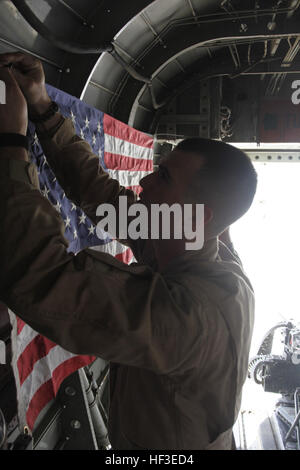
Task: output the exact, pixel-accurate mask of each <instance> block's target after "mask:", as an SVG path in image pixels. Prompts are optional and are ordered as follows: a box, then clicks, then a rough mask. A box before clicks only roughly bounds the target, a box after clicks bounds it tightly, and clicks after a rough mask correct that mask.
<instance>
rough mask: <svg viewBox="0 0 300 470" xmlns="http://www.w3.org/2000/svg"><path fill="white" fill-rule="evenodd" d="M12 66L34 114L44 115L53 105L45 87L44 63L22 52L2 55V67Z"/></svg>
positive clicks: (0, 61) (0, 55) (0, 60)
mask: <svg viewBox="0 0 300 470" xmlns="http://www.w3.org/2000/svg"><path fill="white" fill-rule="evenodd" d="M8 64H11V65H12V67H11V71H12V73H13V75H14V77H15V79H16V81H17V82H18V84H19V86H20V88H21V90H22V92H23V94H24V96H25V98H26V100H27V104H28V108H29V111H30V112H32V113H33V114H43V113H44V112H45V111H46V110H47V109H48V108H49V104H50V103H51V99H50V98H49V96H48V93H47V90H46V86H45V74H44V70H43V66H42V63H41V62H40V61H39V60H38V59H36V58H35V57H33V56H31V55H28V54H23V53H21V52H12V53H11V52H9V53H6V54H0V67H1V66H4V65H8Z"/></svg>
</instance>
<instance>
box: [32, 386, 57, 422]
mask: <svg viewBox="0 0 300 470" xmlns="http://www.w3.org/2000/svg"><path fill="white" fill-rule="evenodd" d="M53 398H54V391H53V383H52V379H49V380H47V382H44V383H43V385H41V386H40V388H39V389H38V390H37V391H36V393H35V394H34V395H33V397H32V399H31V401H30V403H29V406H28V408H27V412H26V421H27V424H28V426H29V428H30V430H31V431H32V430H33V426H34V423H35V420H36V418H37V417H38V415H39V414H40V412H41V411H42V409H43V408H44V407H45V406H46V405H47V403H49V402H50V401H51V400H52V399H53Z"/></svg>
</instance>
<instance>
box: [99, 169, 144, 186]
mask: <svg viewBox="0 0 300 470" xmlns="http://www.w3.org/2000/svg"><path fill="white" fill-rule="evenodd" d="M108 173H109V175H110V176H111V177H112V178H115V179H116V180H118V181H119V183H120V185H121V186H125V187H128V186H138V184H139V182H140V180H141V179H142V178H144V176H147V175H149V174H150V173H152V171H126V170H108Z"/></svg>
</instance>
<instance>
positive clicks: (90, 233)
mask: <svg viewBox="0 0 300 470" xmlns="http://www.w3.org/2000/svg"><path fill="white" fill-rule="evenodd" d="M95 229H96V227H94V226H93V225H91V226H90V227H88V231H89V235H94V233H95Z"/></svg>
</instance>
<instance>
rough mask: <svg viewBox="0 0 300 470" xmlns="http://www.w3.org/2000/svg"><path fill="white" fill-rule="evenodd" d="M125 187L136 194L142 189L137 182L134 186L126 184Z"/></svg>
mask: <svg viewBox="0 0 300 470" xmlns="http://www.w3.org/2000/svg"><path fill="white" fill-rule="evenodd" d="M126 189H131V191H134V192H135V193H136V194H137V195H139V194H140V193H141V192H142V190H143V188H142V186H140V185H139V184H138V185H136V186H126Z"/></svg>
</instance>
